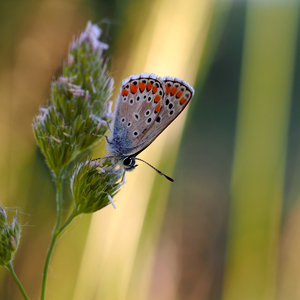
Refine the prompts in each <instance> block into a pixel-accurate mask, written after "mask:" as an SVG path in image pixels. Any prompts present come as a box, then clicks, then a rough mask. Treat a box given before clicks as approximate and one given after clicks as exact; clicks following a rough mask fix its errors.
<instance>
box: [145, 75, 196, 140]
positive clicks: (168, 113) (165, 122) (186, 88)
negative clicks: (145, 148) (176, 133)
mask: <svg viewBox="0 0 300 300" xmlns="http://www.w3.org/2000/svg"><path fill="white" fill-rule="evenodd" d="M162 85H163V89H164V97H163V99H162V103H161V109H160V111H159V113H158V115H157V117H156V119H155V123H154V126H152V127H151V128H149V130H148V131H147V132H146V133H145V136H144V137H143V139H144V140H146V141H147V143H148V144H150V143H152V142H153V141H154V139H155V138H156V137H157V136H159V135H160V134H161V133H162V131H164V130H165V129H166V128H167V127H168V126H169V125H170V124H171V123H172V122H173V121H174V120H175V119H176V118H177V117H178V116H179V115H180V113H181V112H182V111H183V110H184V109H185V107H186V106H187V105H188V104H189V102H190V101H191V99H192V97H193V96H194V89H193V88H192V87H191V86H190V85H189V84H188V83H187V82H185V81H184V80H181V79H179V78H173V77H169V76H167V77H164V78H163V79H162Z"/></svg>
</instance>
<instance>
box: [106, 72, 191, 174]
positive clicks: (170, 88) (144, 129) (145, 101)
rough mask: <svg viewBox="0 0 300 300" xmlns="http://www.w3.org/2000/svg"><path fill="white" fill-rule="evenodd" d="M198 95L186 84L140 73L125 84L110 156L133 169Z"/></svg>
mask: <svg viewBox="0 0 300 300" xmlns="http://www.w3.org/2000/svg"><path fill="white" fill-rule="evenodd" d="M193 95H194V89H193V88H192V87H191V86H189V84H188V83H186V82H185V81H183V80H181V79H178V78H172V77H169V76H167V77H164V78H161V77H158V76H156V75H155V74H148V73H140V74H137V75H131V76H130V77H128V78H126V79H125V80H123V81H122V86H121V89H120V92H119V95H118V98H117V101H116V105H115V111H114V119H113V126H112V136H111V138H110V139H108V145H107V146H108V150H109V156H113V157H115V158H116V159H117V160H118V161H120V162H122V164H123V166H124V168H125V170H126V171H130V170H133V169H134V168H135V167H136V165H135V159H136V156H137V155H138V154H139V153H140V152H141V151H143V150H144V149H145V148H147V147H148V146H149V145H150V144H151V143H152V142H153V141H154V140H155V139H156V138H157V137H158V136H159V135H160V134H161V132H162V131H164V130H165V129H166V128H167V127H168V126H169V125H170V123H171V122H173V121H174V119H175V118H176V117H177V116H178V115H179V114H180V113H181V112H182V111H183V109H184V108H185V107H186V106H187V104H188V103H189V102H190V100H191V99H192V97H193Z"/></svg>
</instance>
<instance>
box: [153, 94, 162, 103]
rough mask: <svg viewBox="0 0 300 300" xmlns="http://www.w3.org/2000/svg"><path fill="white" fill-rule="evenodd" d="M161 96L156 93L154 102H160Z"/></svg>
mask: <svg viewBox="0 0 300 300" xmlns="http://www.w3.org/2000/svg"><path fill="white" fill-rule="evenodd" d="M160 99H161V97H160V96H158V95H156V96H155V98H154V102H155V103H158V102H159V101H160Z"/></svg>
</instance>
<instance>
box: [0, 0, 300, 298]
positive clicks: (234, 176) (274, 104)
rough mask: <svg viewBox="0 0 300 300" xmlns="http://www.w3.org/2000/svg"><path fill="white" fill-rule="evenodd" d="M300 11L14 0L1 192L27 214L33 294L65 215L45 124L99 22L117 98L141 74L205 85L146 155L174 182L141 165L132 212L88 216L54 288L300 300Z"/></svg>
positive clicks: (3, 23)
mask: <svg viewBox="0 0 300 300" xmlns="http://www.w3.org/2000/svg"><path fill="white" fill-rule="evenodd" d="M298 19H299V1H296V0H295V1H293V0H291V1H286V0H274V1H270V0H261V1H260V0H253V1H252V0H251V1H237V0H236V1H229V0H228V1H225V0H200V1H199V0H185V1H183V0H181V1H179V0H173V1H172V0H153V1H146V0H103V1H99V0H89V1H83V0H77V1H71V0H65V1H53V0H44V1H37V0H22V1H21V0H19V1H10V2H9V1H0V145H1V147H0V201H1V203H2V205H3V206H5V207H6V208H7V210H8V211H10V214H9V216H10V217H12V216H13V214H14V213H15V211H16V210H17V211H18V219H19V220H20V223H21V224H22V229H23V231H22V239H21V246H20V248H19V249H18V252H17V254H16V256H15V260H14V265H15V270H16V273H17V274H18V276H19V278H20V280H21V282H22V283H23V285H24V287H25V289H26V291H27V293H28V294H29V296H30V298H31V299H38V298H39V293H40V286H41V276H42V270H43V263H44V260H45V256H46V250H47V247H48V245H49V241H50V235H51V230H52V227H53V225H54V219H55V213H56V212H55V202H54V201H55V200H54V196H55V195H54V194H55V190H54V185H53V182H52V181H51V177H50V174H49V171H48V169H47V167H46V165H45V163H44V158H43V157H42V155H41V153H40V151H39V149H37V147H36V144H35V140H34V136H33V132H32V127H31V123H32V119H33V116H34V115H35V114H36V113H37V112H38V107H39V106H40V105H41V104H44V103H45V102H46V100H47V98H48V97H49V86H50V82H51V79H52V78H53V76H55V75H57V74H59V72H60V70H61V67H62V62H63V60H64V59H65V58H66V57H67V51H68V44H69V43H70V42H71V40H72V38H73V36H74V35H75V34H77V33H79V32H80V31H82V30H84V28H85V26H86V22H87V21H88V20H92V21H93V22H95V23H98V24H99V26H100V27H101V28H102V29H103V34H102V37H101V40H102V41H104V42H106V43H108V44H109V45H110V49H109V51H108V53H107V56H108V57H109V58H110V61H111V72H112V76H113V77H114V78H115V82H116V87H115V95H114V99H115V97H116V93H117V92H118V90H119V86H120V84H121V80H122V79H124V78H126V77H127V76H129V75H130V74H136V73H140V72H150V73H151V72H154V73H157V74H158V75H160V76H165V75H168V76H173V77H175V76H176V77H180V78H182V79H184V80H185V81H187V82H188V83H189V84H190V85H192V86H194V88H195V91H196V93H195V97H194V99H193V100H192V102H191V104H190V105H189V108H188V110H187V113H186V112H184V113H183V114H182V115H181V116H180V117H179V118H178V119H176V121H175V122H174V123H173V124H172V126H170V127H169V128H168V129H167V130H166V131H165V132H164V133H163V134H162V135H161V136H160V137H159V138H158V139H157V140H156V141H155V142H154V143H153V144H152V145H151V147H149V148H148V149H146V150H145V151H144V152H143V153H142V154H141V155H140V157H141V158H143V159H145V160H147V161H148V162H149V163H151V164H153V165H154V166H156V167H158V168H159V169H160V170H162V171H163V172H165V173H166V174H168V175H170V176H173V177H174V179H175V182H174V183H170V182H167V180H165V179H164V178H163V177H161V176H159V175H158V174H156V173H155V172H154V171H153V170H152V169H150V168H149V167H147V166H146V165H142V164H141V165H140V166H139V167H138V168H137V169H136V170H135V171H134V172H132V173H130V174H128V175H127V176H126V179H127V183H126V184H125V186H124V188H122V190H121V192H120V193H119V194H118V196H117V198H116V199H117V201H116V205H117V210H113V208H112V207H111V206H109V207H107V208H105V209H104V210H102V211H100V212H97V213H96V214H94V215H93V216H88V215H87V216H82V217H79V218H78V219H77V220H76V221H75V222H74V223H73V224H72V225H71V226H70V228H69V229H68V230H67V231H66V233H65V234H64V235H63V236H62V237H61V238H60V240H59V242H58V244H57V248H56V250H55V252H54V256H53V260H52V263H51V267H50V273H49V284H48V287H47V299H53V300H54V299H55V300H56V299H57V300H60V299H117V300H119V299H130V300H131V299H133V300H135V299H201V300H202V299H225V300H232V299H233V300H235V299H239V300H240V299H251V300H252V299H253V300H254V299H255V300H256V299H280V300H281V299H284V300H285V299H287V300H290V299H292V300H293V299H300V258H299V257H300V255H299V253H300V207H299V192H300V188H299V186H300V185H299V183H300V156H299V154H300V152H299V146H300V118H299V115H300V101H299V99H300V88H299V87H300V85H299V84H298V82H300V68H299V66H300V64H299V60H300V49H299V41H300V30H299V29H300V28H299V22H298ZM184 123H185V124H184ZM103 154H105V148H104V143H100V145H99V146H98V147H97V149H96V150H95V152H94V153H93V155H94V156H103ZM66 184H67V183H66ZM65 194H66V203H65V210H66V211H67V210H68V208H69V207H70V202H69V201H70V199H69V191H68V189H67V188H66V192H65ZM0 285H1V287H0V299H1V300H6V299H10V300H11V299H22V298H21V295H20V292H19V291H18V289H17V287H16V285H15V283H14V281H13V280H12V278H11V276H10V274H9V273H8V271H7V270H5V269H4V268H2V269H0Z"/></svg>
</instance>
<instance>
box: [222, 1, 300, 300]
mask: <svg viewBox="0 0 300 300" xmlns="http://www.w3.org/2000/svg"><path fill="white" fill-rule="evenodd" d="M262 2H263V3H262ZM262 2H259V1H249V3H248V8H247V17H246V39H245V45H244V57H243V69H242V81H241V92H240V103H239V114H238V130H237V138H236V148H235V159H234V168H233V177H232V191H231V209H230V215H229V216H230V226H229V244H228V249H227V263H226V271H225V282H224V293H223V299H225V300H226V299H228V300H235V299H251V300H252V299H274V297H275V289H276V276H277V275H276V272H277V258H278V257H277V255H278V239H279V230H280V221H281V220H280V214H281V201H282V190H283V177H284V166H285V154H286V145H287V128H288V124H289V123H288V122H289V113H290V102H291V88H292V82H293V80H292V79H293V71H294V62H295V49H296V32H297V25H298V11H299V4H298V3H296V2H294V1H291V2H286V3H285V2H281V3H278V2H276V1H275V3H273V2H271V1H262ZM282 299H289V298H282Z"/></svg>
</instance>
